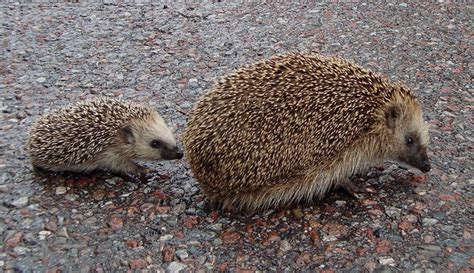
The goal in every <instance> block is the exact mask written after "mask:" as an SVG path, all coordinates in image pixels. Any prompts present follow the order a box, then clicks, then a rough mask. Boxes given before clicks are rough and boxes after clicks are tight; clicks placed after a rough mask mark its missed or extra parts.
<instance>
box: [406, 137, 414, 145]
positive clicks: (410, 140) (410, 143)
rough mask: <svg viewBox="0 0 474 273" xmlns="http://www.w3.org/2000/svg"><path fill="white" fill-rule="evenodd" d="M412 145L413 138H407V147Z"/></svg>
mask: <svg viewBox="0 0 474 273" xmlns="http://www.w3.org/2000/svg"><path fill="white" fill-rule="evenodd" d="M412 144H413V138H411V137H407V145H408V146H410V145H412Z"/></svg>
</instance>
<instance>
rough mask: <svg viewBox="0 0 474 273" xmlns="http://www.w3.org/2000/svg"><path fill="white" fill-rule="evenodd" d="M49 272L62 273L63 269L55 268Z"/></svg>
mask: <svg viewBox="0 0 474 273" xmlns="http://www.w3.org/2000/svg"><path fill="white" fill-rule="evenodd" d="M47 272H48V273H60V272H62V270H61V268H58V267H55V268H51V269H48V271H47Z"/></svg>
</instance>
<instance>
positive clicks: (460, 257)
mask: <svg viewBox="0 0 474 273" xmlns="http://www.w3.org/2000/svg"><path fill="white" fill-rule="evenodd" d="M449 259H450V260H451V261H452V262H453V263H455V264H456V265H458V266H461V265H463V264H465V263H466V261H467V259H469V257H468V256H467V255H466V254H464V253H461V252H453V253H451V255H450V256H449Z"/></svg>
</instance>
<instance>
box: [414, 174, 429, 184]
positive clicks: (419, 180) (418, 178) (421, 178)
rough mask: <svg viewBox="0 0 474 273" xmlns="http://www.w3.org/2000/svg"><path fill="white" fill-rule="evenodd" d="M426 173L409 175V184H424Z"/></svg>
mask: <svg viewBox="0 0 474 273" xmlns="http://www.w3.org/2000/svg"><path fill="white" fill-rule="evenodd" d="M427 180H428V179H427V176H426V175H414V176H412V177H410V184H411V185H413V186H417V185H419V184H426V181H427Z"/></svg>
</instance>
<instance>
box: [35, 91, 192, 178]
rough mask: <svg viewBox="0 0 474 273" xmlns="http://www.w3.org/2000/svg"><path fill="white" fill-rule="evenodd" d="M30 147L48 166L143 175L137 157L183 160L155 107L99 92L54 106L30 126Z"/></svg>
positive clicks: (37, 162) (38, 164)
mask: <svg viewBox="0 0 474 273" xmlns="http://www.w3.org/2000/svg"><path fill="white" fill-rule="evenodd" d="M27 151H28V153H29V156H30V159H31V163H32V164H33V167H34V168H35V169H36V170H38V169H46V170H50V171H71V172H90V171H93V170H96V169H101V170H109V171H112V172H115V173H121V174H128V173H131V174H139V173H141V172H142V171H143V168H142V167H141V166H139V165H137V164H136V163H135V162H133V159H145V160H160V159H180V158H182V156H183V153H182V152H181V151H180V150H179V149H178V148H177V146H176V141H175V138H174V136H173V133H172V132H171V131H170V130H169V128H168V126H167V125H166V123H165V121H164V120H163V118H162V117H161V116H160V115H159V114H158V113H157V112H156V111H155V110H153V109H152V108H151V107H149V106H146V105H140V104H136V103H132V102H128V101H124V100H120V99H114V98H108V97H95V98H92V99H87V100H85V101H81V102H78V103H76V104H72V105H69V106H67V107H64V108H60V109H58V110H55V111H52V112H50V113H48V114H46V115H45V116H43V117H41V118H40V119H38V120H37V121H36V122H35V123H34V124H33V126H32V128H31V130H30V133H29V137H28V141H27Z"/></svg>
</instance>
